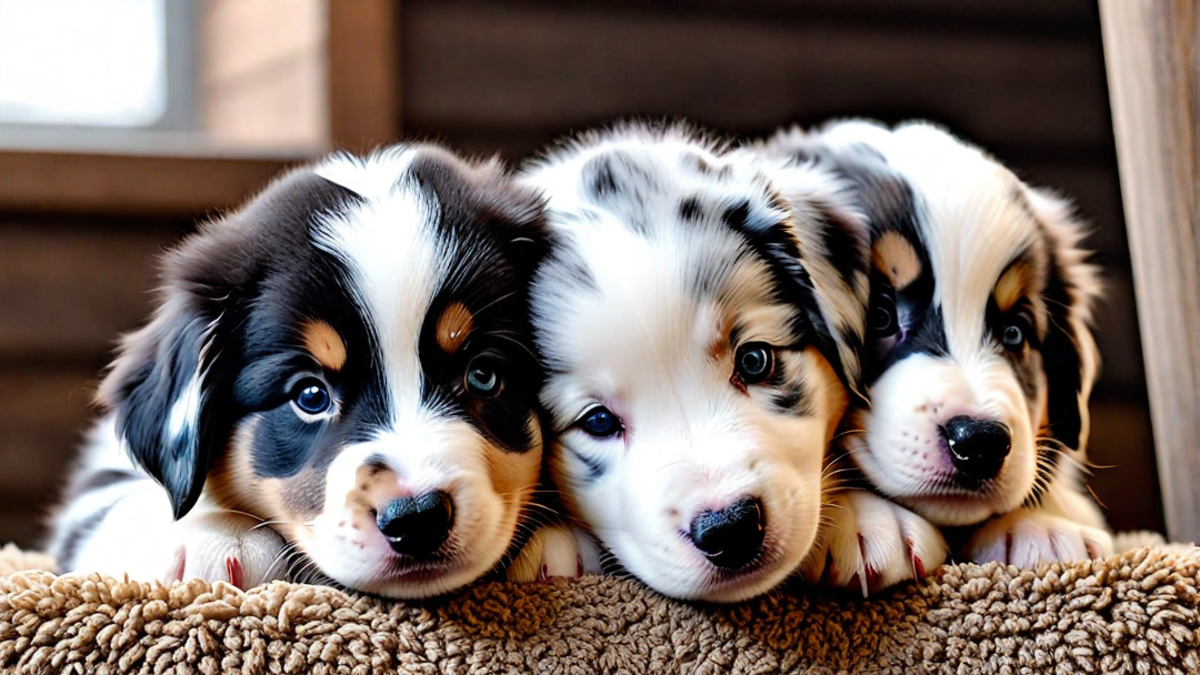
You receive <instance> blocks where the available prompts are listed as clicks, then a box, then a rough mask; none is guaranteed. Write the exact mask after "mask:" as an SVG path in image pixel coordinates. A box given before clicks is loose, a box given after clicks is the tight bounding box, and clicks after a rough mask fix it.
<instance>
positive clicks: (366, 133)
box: [326, 0, 400, 152]
mask: <svg viewBox="0 0 1200 675" xmlns="http://www.w3.org/2000/svg"><path fill="white" fill-rule="evenodd" d="M399 4H400V2H399V0H327V12H328V21H329V23H328V33H327V38H326V49H327V52H328V55H327V58H328V72H327V86H328V96H329V137H330V141H331V144H332V145H333V147H336V148H345V149H348V150H352V151H355V152H361V151H365V150H369V149H371V148H373V147H375V146H377V145H379V144H381V143H387V142H389V141H393V140H395V139H396V138H397V136H398V134H399V128H398V127H399V121H400V109H399V101H400V91H399V87H400V83H399V72H400V69H399V63H398V60H397V59H398V54H399V51H398V46H397V37H398V36H397V31H396V27H397V25H398V23H399V13H398V12H399V10H398V6H399Z"/></svg>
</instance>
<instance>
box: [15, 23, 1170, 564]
mask: <svg viewBox="0 0 1200 675" xmlns="http://www.w3.org/2000/svg"><path fill="white" fill-rule="evenodd" d="M398 31H399V35H400V39H401V42H400V49H399V60H400V63H399V69H400V78H399V79H400V82H401V88H400V96H401V99H402V105H401V110H402V118H401V119H400V120H397V122H398V123H399V124H400V125H401V126H402V128H403V129H404V130H405V133H406V134H411V135H418V136H425V137H433V138H438V139H442V140H446V141H449V142H450V143H452V144H453V145H456V146H458V147H459V148H461V149H463V150H466V151H470V152H476V153H494V152H502V153H503V154H504V155H506V156H508V157H510V158H514V159H515V158H519V157H521V156H523V155H525V154H527V153H529V152H531V151H533V150H534V149H535V148H537V147H538V146H540V145H541V144H543V143H545V142H546V141H548V140H550V139H551V138H553V137H555V136H557V135H559V134H561V133H564V132H567V131H569V130H571V129H577V128H582V127H586V126H588V125H591V124H595V123H600V122H604V121H606V120H609V119H611V118H613V117H615V116H622V115H629V114H639V115H648V116H664V115H683V116H687V117H690V118H692V119H695V120H697V121H699V122H701V123H703V124H705V125H708V126H711V127H714V128H716V129H720V130H726V131H730V132H737V133H742V134H762V133H767V132H769V131H770V130H771V129H773V128H774V127H776V126H777V125H779V124H783V123H788V122H802V123H811V122H815V121H819V120H822V119H825V118H828V117H831V116H838V115H851V114H855V115H869V116H873V117H877V118H880V119H883V120H886V121H897V120H900V119H905V118H909V117H929V118H933V119H936V120H940V121H942V122H945V123H947V124H949V125H951V127H952V128H954V129H956V130H958V131H960V132H961V133H963V134H965V135H966V136H968V137H970V138H973V139H975V140H977V141H978V142H980V143H981V144H983V145H984V146H986V147H988V148H989V149H991V150H992V151H994V152H995V153H996V154H997V155H998V156H999V157H1000V158H1002V159H1004V160H1006V161H1008V162H1009V163H1010V164H1012V165H1013V166H1014V167H1015V168H1016V169H1018V171H1019V172H1020V173H1021V174H1022V175H1023V176H1025V177H1026V178H1028V179H1029V180H1031V181H1034V182H1036V183H1039V184H1046V185H1051V186H1056V187H1059V188H1061V189H1063V190H1064V191H1066V192H1067V193H1069V194H1071V195H1073V196H1074V197H1075V198H1076V199H1077V201H1078V203H1079V204H1080V206H1081V208H1082V210H1083V211H1084V213H1085V214H1086V215H1087V216H1088V217H1089V218H1090V219H1091V221H1092V222H1093V223H1094V224H1095V226H1096V234H1095V236H1094V237H1093V239H1092V244H1093V246H1095V247H1096V249H1097V250H1098V259H1099V260H1100V261H1101V262H1102V263H1103V264H1104V266H1105V269H1106V272H1107V277H1108V283H1109V295H1110V302H1109V303H1108V305H1107V306H1106V307H1105V308H1104V309H1103V310H1102V311H1101V313H1100V324H1101V326H1100V332H1099V335H1098V338H1099V342H1100V344H1101V349H1102V351H1103V354H1104V357H1105V368H1104V372H1103V378H1102V381H1101V383H1100V386H1099V387H1098V388H1097V392H1096V396H1095V406H1094V409H1093V410H1094V411H1093V444H1092V458H1093V460H1094V461H1096V462H1097V463H1098V464H1103V465H1112V466H1115V467H1116V468H1112V469H1105V470H1098V471H1097V474H1096V478H1095V480H1094V485H1095V487H1096V492H1097V493H1098V494H1099V495H1100V497H1101V498H1102V499H1103V500H1104V501H1105V502H1106V503H1107V504H1108V506H1109V507H1110V512H1109V515H1110V518H1111V520H1112V521H1113V523H1114V524H1115V525H1116V526H1117V527H1119V528H1122V529H1126V528H1132V527H1145V528H1152V529H1160V528H1161V527H1162V515H1161V510H1160V507H1159V501H1158V483H1157V479H1156V475H1155V473H1154V462H1153V455H1152V445H1151V436H1150V430H1149V422H1148V417H1147V412H1146V401H1145V384H1144V377H1143V372H1142V365H1141V364H1142V361H1141V351H1140V350H1141V347H1140V343H1139V340H1138V335H1137V329H1136V323H1137V322H1136V314H1135V310H1134V306H1133V302H1132V291H1131V285H1130V271H1129V257H1128V253H1127V247H1126V242H1125V233H1124V227H1123V223H1122V219H1121V203H1120V195H1119V190H1118V183H1117V175H1116V165H1115V158H1114V151H1113V143H1112V132H1111V127H1110V119H1109V114H1108V98H1107V91H1106V88H1105V78H1104V71H1103V67H1104V62H1103V55H1102V52H1101V47H1100V32H1099V24H1098V20H1097V16H1096V10H1095V7H1094V4H1093V2H1092V0H1009V1H1008V2H1003V3H997V2H991V1H990V0H841V1H840V2H836V3H835V2H828V3H826V2H820V3H818V2H800V1H798V0H793V1H788V0H690V1H688V2H682V1H676V2H652V1H651V0H584V1H579V2H568V1H566V0H547V1H542V2H534V1H532V0H530V1H528V2H483V1H478V0H470V1H466V0H406V1H405V2H403V3H402V4H401V12H400V16H399V26H398ZM196 215H201V214H196ZM192 220H193V218H192V217H191V216H189V217H186V218H156V217H149V216H139V217H136V218H134V217H128V218H126V217H119V216H106V217H103V218H100V217H88V216H86V215H78V214H77V215H72V216H56V215H47V214H40V215H30V214H23V213H16V212H5V211H3V209H2V208H0V406H2V407H0V410H2V411H3V412H2V413H0V461H2V464H0V541H5V540H10V539H13V540H16V541H18V542H21V543H23V544H30V543H32V542H33V541H34V538H35V535H36V533H37V531H38V530H37V519H38V518H39V517H40V515H41V514H43V513H44V512H45V511H46V509H47V508H48V505H49V504H51V503H52V501H53V498H54V493H55V490H56V489H57V483H58V482H59V481H60V480H61V477H62V476H63V474H64V472H65V471H66V467H67V465H68V462H69V461H70V458H71V456H72V454H73V451H74V447H75V444H76V441H77V439H78V438H79V435H80V433H81V432H82V430H83V429H84V427H85V423H86V421H87V420H88V419H89V414H90V413H89V408H88V401H89V397H90V394H91V391H92V389H93V385H94V382H95V381H96V375H97V373H98V371H99V369H100V368H101V367H102V366H103V364H104V363H105V361H106V358H107V353H108V349H109V347H110V345H111V344H112V342H113V340H114V339H115V338H116V336H117V335H118V333H119V332H121V331H123V330H128V329H130V328H132V327H134V326H136V325H137V324H138V322H139V321H140V320H141V319H142V318H143V317H144V316H145V314H146V312H147V310H148V307H149V304H148V303H149V298H150V297H151V296H150V294H149V290H150V289H151V288H152V287H153V277H154V265H155V256H156V254H157V253H158V252H159V251H160V250H161V249H162V248H163V247H164V246H166V245H168V244H169V243H170V242H172V241H175V240H177V239H178V237H179V236H180V235H182V234H183V233H184V232H186V231H188V230H189V229H190V227H191V224H190V223H191V221H192Z"/></svg>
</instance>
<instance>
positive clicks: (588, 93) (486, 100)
mask: <svg viewBox="0 0 1200 675" xmlns="http://www.w3.org/2000/svg"><path fill="white" fill-rule="evenodd" d="M566 4H567V3H556V4H555V5H553V6H549V7H547V6H542V5H538V4H536V3H519V4H517V5H509V4H501V3H492V2H487V3H484V2H474V3H459V2H441V1H437V2H434V1H429V0H411V1H410V2H406V3H405V4H404V14H403V21H402V23H401V31H402V38H403V39H402V49H403V54H402V59H401V62H402V64H401V65H402V68H403V72H404V82H403V86H402V88H401V91H402V95H403V108H404V119H405V121H406V131H411V132H415V133H417V134H422V135H424V134H429V135H433V136H443V135H445V136H450V137H459V136H460V135H462V136H466V135H468V134H470V133H472V132H486V131H489V130H495V131H499V130H503V131H504V132H505V133H504V134H492V136H493V137H494V136H500V137H502V138H511V139H512V140H511V141H506V147H502V148H487V147H486V144H482V143H481V144H478V145H475V146H473V147H471V148H470V150H472V151H475V150H479V151H493V152H494V151H496V150H508V149H509V148H510V147H511V148H512V149H514V150H524V151H528V150H531V149H532V147H530V146H531V145H532V140H533V139H540V138H544V137H545V136H547V135H556V134H559V133H563V132H566V131H569V130H571V129H574V128H579V127H581V126H587V125H592V124H598V123H604V122H607V121H609V120H611V119H612V118H613V117H617V116H629V115H639V116H650V117H657V116H686V117H689V118H693V119H695V120H697V121H699V122H701V123H703V124H706V125H709V126H713V127H716V128H717V129H718V130H723V131H737V132H743V133H745V132H750V133H759V132H767V131H770V130H772V129H773V128H775V126H777V125H778V124H781V123H785V122H815V121H818V120H822V119H825V118H828V117H831V116H843V115H863V114H869V115H872V116H876V117H883V118H887V119H901V118H907V117H930V118H933V119H938V120H941V121H942V122H944V123H947V124H951V125H953V126H954V127H955V128H956V130H957V131H959V132H960V133H963V134H965V135H967V136H968V137H970V138H972V139H974V140H976V141H977V142H980V143H983V144H984V145H987V146H989V147H992V148H994V149H996V150H998V151H1006V150H1007V148H1003V147H999V144H1000V143H1004V144H1006V145H1007V146H1008V147H1020V148H1040V149H1042V150H1044V151H1049V150H1050V149H1054V150H1056V151H1058V152H1063V151H1064V150H1066V151H1069V152H1075V151H1077V150H1079V149H1081V148H1082V149H1087V150H1089V151H1090V150H1094V149H1095V148H1096V144H1097V140H1098V139H1100V142H1101V143H1103V142H1104V141H1103V139H1105V138H1106V137H1107V136H1108V135H1109V134H1110V133H1111V131H1110V126H1109V120H1108V116H1107V114H1106V111H1105V110H1104V106H1103V105H1096V102H1097V101H1101V102H1102V101H1103V100H1104V98H1105V94H1104V74H1103V54H1102V53H1101V51H1100V50H1099V49H1098V48H1097V46H1098V45H1096V44H1095V42H1094V41H1091V42H1089V41H1087V40H1079V39H1069V40H1063V39H1025V38H1019V37H1015V36H1012V35H989V34H979V33H971V34H962V33H961V32H954V31H946V32H944V33H927V32H923V31H922V30H921V29H919V28H918V27H914V26H907V25H903V24H901V25H897V26H891V27H881V26H878V25H875V26H872V27H869V28H863V27H861V26H858V25H856V24H855V23H854V22H852V21H847V22H840V23H839V22H819V23H816V24H806V23H805V22H803V21H800V20H795V21H782V20H779V21H771V20H755V19H747V18H745V17H738V16H735V15H730V16H725V15H716V16H714V15H711V14H707V13H702V12H685V11H677V12H675V13H669V12H668V11H667V10H666V9H662V10H658V11H656V12H642V11H611V10H606V9H605V8H604V7H597V6H594V5H596V4H599V3H587V4H584V5H583V6H571V7H568V6H566ZM752 4H757V3H752ZM798 11H799V10H798ZM1031 74H1036V76H1031ZM1031 120H1036V123H1034V124H1031V123H1030V121H1031ZM509 135H511V136H509ZM518 146H520V147H518Z"/></svg>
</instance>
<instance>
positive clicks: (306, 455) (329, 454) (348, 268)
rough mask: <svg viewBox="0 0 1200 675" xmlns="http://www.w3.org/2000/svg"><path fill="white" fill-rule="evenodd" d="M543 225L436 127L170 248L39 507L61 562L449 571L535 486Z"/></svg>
mask: <svg viewBox="0 0 1200 675" xmlns="http://www.w3.org/2000/svg"><path fill="white" fill-rule="evenodd" d="M549 243H550V240H549V231H548V230H547V228H546V227H545V223H544V221H543V219H542V214H541V205H540V201H539V200H538V198H537V197H536V196H535V195H534V194H533V193H531V192H530V191H529V190H526V189H522V188H519V187H516V186H514V185H513V184H512V183H511V182H510V181H509V179H508V178H507V177H506V176H505V174H504V172H503V170H502V168H501V167H500V166H498V165H497V164H495V163H484V164H472V163H467V162H464V161H462V160H460V159H457V158H455V157H454V156H452V155H451V154H449V153H448V152H446V151H444V150H441V149H439V148H437V147H433V146H425V145H400V146H396V147H393V148H391V149H388V150H386V151H382V152H379V153H377V154H374V155H372V156H370V157H367V158H365V159H359V158H355V157H351V156H347V155H336V156H333V157H331V158H329V159H327V160H325V161H323V162H321V163H318V164H316V165H314V166H310V167H307V168H302V169H299V170H296V171H293V172H292V173H290V174H288V175H286V176H284V177H283V178H281V179H279V180H277V181H276V182H275V183H274V184H273V185H271V186H270V187H269V188H267V190H266V191H265V192H263V193H262V194H261V195H259V196H258V197H256V198H255V199H254V200H253V201H251V202H250V203H249V204H248V205H247V206H246V207H245V208H243V209H242V210H241V211H239V212H237V213H235V214H233V215H231V216H229V217H226V218H224V219H221V220H219V221H217V222H213V223H210V224H208V225H207V226H205V227H204V228H203V229H202V231H201V232H200V233H199V234H197V235H195V236H193V237H191V238H190V239H188V240H186V241H185V242H184V243H183V244H182V245H181V246H179V247H178V248H177V249H176V250H174V251H173V252H172V253H170V254H169V255H168V256H167V258H166V260H165V265H164V271H163V291H162V294H161V298H160V300H159V303H158V308H157V310H156V312H155V314H154V317H153V319H152V320H151V321H150V323H149V324H148V325H147V326H146V327H145V328H142V329H141V330H139V331H137V332H136V333H133V334H132V335H130V336H129V337H127V338H126V339H125V340H124V341H123V342H122V344H121V346H120V350H119V355H118V357H117V358H116V361H115V362H114V364H113V365H112V367H111V370H110V371H109V372H108V374H107V377H106V378H105V380H104V382H103V384H102V386H101V389H100V392H99V400H100V401H101V402H102V403H103V404H104V405H106V406H108V407H109V408H111V413H110V414H109V415H108V416H107V417H105V418H103V420H102V421H101V422H100V423H99V424H98V426H97V427H96V428H95V429H94V430H93V432H92V434H91V436H90V440H89V442H88V443H87V447H86V448H85V452H84V458H83V460H82V463H81V465H80V467H79V469H78V471H77V472H76V474H75V475H74V478H73V479H72V480H71V484H70V487H69V489H68V490H67V496H66V500H65V503H64V505H63V507H62V508H61V511H60V512H59V513H58V515H57V517H56V518H55V520H54V523H53V534H52V541H51V545H50V550H51V551H52V552H53V553H54V554H55V555H56V556H57V557H58V560H59V563H60V565H61V567H62V568H63V569H64V570H86V571H102V572H106V573H110V574H114V575H118V576H119V575H121V574H124V573H128V574H130V575H131V576H133V577H134V578H137V579H141V580H156V579H157V580H161V581H170V580H178V579H181V578H184V579H186V578H193V577H202V578H205V579H207V580H210V581H216V580H220V581H228V582H230V583H233V584H235V585H238V586H242V587H247V586H252V585H256V584H259V583H261V582H263V581H267V580H270V579H274V578H279V577H283V576H287V575H288V572H289V571H291V572H293V573H295V575H299V576H300V577H302V578H306V579H316V580H320V581H327V582H331V583H336V584H340V585H343V586H347V587H352V588H355V589H359V590H363V591H367V592H370V593H377V594H380V595H385V596H392V597H402V598H417V597H423V596H430V595H434V594H437V593H442V592H445V591H449V590H451V589H454V588H457V587H459V586H462V585H463V584H466V583H468V582H470V581H472V580H474V579H476V578H478V577H479V576H480V575H483V574H484V573H486V572H488V571H489V570H491V569H492V568H493V567H495V566H496V565H497V563H498V562H499V561H501V559H502V557H503V556H505V554H506V552H507V551H508V550H509V548H510V545H511V543H512V541H513V537H514V533H515V532H516V531H517V529H518V522H519V521H520V519H521V517H522V513H523V512H524V511H525V509H526V508H527V506H528V504H529V501H530V498H531V495H532V494H533V492H534V491H535V488H536V485H537V481H538V477H539V472H540V466H541V459H542V437H541V428H540V424H539V418H538V415H537V414H536V413H535V410H534V408H535V406H536V396H537V391H538V389H539V387H540V385H541V377H542V376H541V370H540V366H539V364H538V361H537V359H536V358H535V356H534V351H533V349H532V341H531V339H530V337H529V331H528V328H529V326H528V324H529V321H528V306H527V302H528V284H529V281H530V277H531V275H532V270H533V269H534V267H535V266H536V265H537V264H538V262H539V261H540V259H541V258H542V257H543V256H545V255H546V252H547V251H548V247H549Z"/></svg>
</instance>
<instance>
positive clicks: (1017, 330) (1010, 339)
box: [1000, 323, 1025, 350]
mask: <svg viewBox="0 0 1200 675" xmlns="http://www.w3.org/2000/svg"><path fill="white" fill-rule="evenodd" d="M1000 341H1001V342H1003V343H1004V346H1005V347H1008V348H1009V349H1013V350H1016V349H1020V348H1021V346H1022V345H1024V344H1025V331H1023V330H1021V327H1020V326H1018V325H1017V324H1015V323H1010V324H1008V325H1007V326H1005V327H1004V332H1003V333H1001V335H1000Z"/></svg>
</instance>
